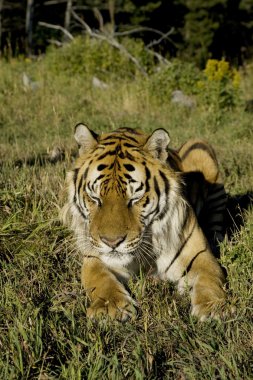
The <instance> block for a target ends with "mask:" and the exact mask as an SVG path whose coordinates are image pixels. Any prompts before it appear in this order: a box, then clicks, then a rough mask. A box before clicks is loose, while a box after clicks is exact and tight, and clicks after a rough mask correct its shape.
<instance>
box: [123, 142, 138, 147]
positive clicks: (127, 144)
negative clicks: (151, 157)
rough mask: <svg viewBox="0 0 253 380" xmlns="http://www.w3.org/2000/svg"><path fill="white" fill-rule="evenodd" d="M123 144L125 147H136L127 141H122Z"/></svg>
mask: <svg viewBox="0 0 253 380" xmlns="http://www.w3.org/2000/svg"><path fill="white" fill-rule="evenodd" d="M124 146H126V147H127V148H136V145H133V144H130V143H127V142H124Z"/></svg>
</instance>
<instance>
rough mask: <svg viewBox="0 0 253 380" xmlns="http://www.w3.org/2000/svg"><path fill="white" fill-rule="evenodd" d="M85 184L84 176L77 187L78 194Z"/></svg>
mask: <svg viewBox="0 0 253 380" xmlns="http://www.w3.org/2000/svg"><path fill="white" fill-rule="evenodd" d="M82 186H83V177H81V178H80V181H79V184H78V188H77V194H78V195H79V193H80V190H81V187H82Z"/></svg>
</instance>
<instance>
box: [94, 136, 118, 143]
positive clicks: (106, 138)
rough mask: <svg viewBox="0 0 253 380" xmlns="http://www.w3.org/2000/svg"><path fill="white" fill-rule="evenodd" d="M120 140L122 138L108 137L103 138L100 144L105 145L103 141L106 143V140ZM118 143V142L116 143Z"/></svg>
mask: <svg viewBox="0 0 253 380" xmlns="http://www.w3.org/2000/svg"><path fill="white" fill-rule="evenodd" d="M119 138H120V136H112V135H111V136H107V137H103V138H102V139H101V140H100V141H99V142H100V144H103V141H106V140H116V139H117V140H118V139H119ZM115 142H116V141H115Z"/></svg>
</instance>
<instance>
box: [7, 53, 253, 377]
mask: <svg viewBox="0 0 253 380" xmlns="http://www.w3.org/2000/svg"><path fill="white" fill-rule="evenodd" d="M50 64H51V61H50V60H47V57H46V58H44V59H41V60H40V61H38V62H22V61H21V62H18V61H14V60H13V61H12V62H10V63H5V62H3V61H0V101H1V107H0V128H1V129H0V131H1V143H0V148H1V149H0V162H1V173H0V186H1V188H0V190H1V193H0V220H1V230H0V244H1V245H0V255H1V256H0V266H1V277H0V284H1V285H0V286H1V291H0V297H1V301H0V378H1V379H8V380H9V379H40V380H42V379H44V380H45V379H73V380H76V379H107V378H108V379H178V380H179V379H180V380H184V379H193V380H196V379H201V380H203V379H222V380H227V379H231V380H232V379H252V377H253V358H252V356H253V355H252V346H253V318H252V315H253V307H252V305H253V291H252V270H253V251H252V247H253V213H252V211H250V210H249V211H248V212H246V213H245V215H244V220H245V225H244V227H242V229H241V230H238V231H237V233H236V234H235V235H234V237H233V240H232V241H231V240H230V241H228V240H226V241H225V242H224V243H223V244H222V247H221V262H222V265H223V266H225V268H226V269H227V272H228V281H229V290H228V298H229V300H230V301H231V302H232V303H233V304H236V311H235V313H234V314H233V315H230V316H228V317H227V318H225V320H223V321H221V322H219V321H207V322H205V323H199V322H198V321H196V320H195V319H193V318H191V316H190V315H189V309H190V301H189V298H188V297H187V296H186V297H181V296H179V295H178V294H177V292H176V290H175V289H174V288H173V287H172V286H171V285H170V284H169V283H164V282H159V283H157V282H156V281H155V280H154V279H151V278H141V279H139V280H133V281H132V283H131V289H132V291H133V293H134V295H135V297H136V299H137V301H138V303H139V306H140V308H139V309H140V313H139V315H138V318H137V319H136V320H135V321H133V322H127V323H125V324H120V323H119V322H112V321H108V320H107V321H98V322H90V321H89V320H87V319H86V313H85V310H86V306H87V299H86V296H85V294H84V292H83V290H82V288H81V283H80V279H79V277H80V265H81V263H80V260H79V257H78V254H77V253H76V252H75V248H74V245H73V239H72V236H71V234H70V233H69V232H68V231H67V230H66V229H65V228H64V227H63V226H62V225H61V223H60V221H59V220H58V211H59V206H61V205H62V203H63V200H62V198H63V195H62V193H63V187H64V178H65V174H66V171H67V170H68V169H70V168H71V165H72V162H71V161H72V160H71V157H70V154H69V155H67V158H66V160H65V161H63V162H59V163H57V164H56V165H52V164H50V163H48V164H46V165H44V166H40V165H39V163H35V164H34V165H32V166H29V165H23V166H20V165H17V164H15V162H16V161H17V160H23V161H25V160H27V159H28V158H29V157H32V156H33V157H34V156H35V157H36V155H38V154H43V153H46V152H47V151H50V150H52V149H53V147H55V146H56V145H57V146H58V145H59V146H64V147H65V149H66V151H67V152H69V153H70V152H71V150H72V149H75V143H74V139H73V136H72V134H73V127H74V125H75V124H76V123H77V122H80V121H83V122H86V123H88V125H90V127H92V128H94V129H95V130H96V131H102V130H110V129H113V128H116V127H119V126H130V127H140V128H142V129H144V130H146V131H151V130H153V129H155V128H158V127H163V128H166V129H167V130H168V131H169V132H170V135H171V139H172V146H174V147H177V146H179V145H180V144H181V143H183V142H184V141H185V139H187V138H189V137H191V136H201V137H204V138H207V139H208V140H209V141H210V142H211V143H212V144H213V146H214V147H215V149H216V151H217V154H218V157H219V160H220V163H221V168H222V172H223V174H224V179H225V184H226V189H227V191H228V192H229V193H230V194H233V195H235V194H239V193H245V192H247V191H252V190H253V189H252V188H253V170H252V169H253V132H252V114H249V113H246V112H244V106H243V102H244V99H248V98H250V97H253V93H252V92H250V91H252V84H253V70H252V68H251V67H250V66H249V69H248V72H247V74H246V77H245V78H242V83H241V90H240V95H238V99H239V100H238V102H237V104H236V106H235V107H234V108H233V109H228V110H226V109H217V107H216V106H215V105H214V104H212V103H210V104H207V103H206V102H204V100H202V98H201V96H200V95H199V94H197V95H195V96H196V100H197V107H196V108H195V109H193V110H191V111H189V110H186V109H184V108H180V107H179V106H175V105H173V104H171V103H170V98H169V92H170V91H172V90H173V89H174V88H173V85H171V83H170V82H169V85H167V84H166V81H165V82H164V83H162V84H161V83H160V84H159V87H158V88H156V90H154V89H153V88H154V87H152V86H153V84H154V81H155V80H156V76H155V74H150V76H149V77H148V78H141V77H140V76H139V75H136V76H135V80H133V79H131V77H130V78H129V77H124V76H123V77H122V78H121V77H120V79H115V73H114V75H111V76H110V75H108V79H107V81H108V83H109V88H108V89H107V90H105V91H103V90H100V89H95V88H92V85H91V79H92V73H90V72H85V73H84V74H82V72H81V70H79V71H78V72H77V73H76V74H75V75H72V74H71V75H70V74H69V73H68V71H59V72H57V71H56V70H55V68H54V70H50V67H51V66H50ZM91 66H92V62H91ZM96 70H97V71H96V74H97V72H98V73H99V68H97V69H96ZM185 70H186V74H185V75H186V76H187V73H188V71H187V70H189V68H187V67H186V69H185ZM23 71H25V72H27V73H28V74H29V75H31V76H32V77H33V79H34V80H36V81H39V82H40V83H41V88H39V89H38V90H37V91H29V90H26V91H25V90H24V88H23V85H22V72H23ZM104 80H105V77H104ZM168 81H169V80H168ZM250 83H251V86H250V85H249V84H250ZM163 86H164V87H163ZM166 86H167V87H166ZM187 88H188V93H191V91H192V90H193V88H191V87H190V86H188V87H186V89H187ZM165 90H166V91H165ZM166 94H167V95H166Z"/></svg>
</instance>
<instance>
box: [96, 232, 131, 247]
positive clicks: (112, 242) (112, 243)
mask: <svg viewBox="0 0 253 380" xmlns="http://www.w3.org/2000/svg"><path fill="white" fill-rule="evenodd" d="M125 238H126V235H124V236H117V237H116V238H111V237H108V236H100V239H101V240H102V242H103V243H105V244H106V245H108V246H109V247H111V248H116V247H118V246H119V245H120V243H122V241H124V240H125Z"/></svg>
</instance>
